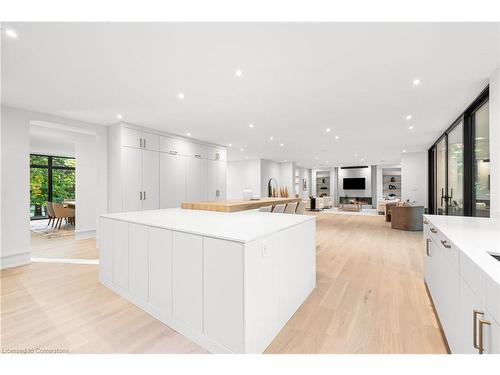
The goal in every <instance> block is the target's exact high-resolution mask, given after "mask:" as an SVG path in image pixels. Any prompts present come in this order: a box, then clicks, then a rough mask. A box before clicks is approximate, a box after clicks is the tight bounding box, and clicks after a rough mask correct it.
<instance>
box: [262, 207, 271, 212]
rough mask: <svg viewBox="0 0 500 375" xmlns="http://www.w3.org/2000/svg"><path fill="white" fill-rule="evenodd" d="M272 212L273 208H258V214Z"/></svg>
mask: <svg viewBox="0 0 500 375" xmlns="http://www.w3.org/2000/svg"><path fill="white" fill-rule="evenodd" d="M272 210H273V206H264V207H261V208H259V211H260V212H271V211H272Z"/></svg>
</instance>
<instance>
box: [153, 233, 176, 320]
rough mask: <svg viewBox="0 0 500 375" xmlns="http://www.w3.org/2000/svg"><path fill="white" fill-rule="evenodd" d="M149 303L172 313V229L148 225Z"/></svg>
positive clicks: (167, 312)
mask: <svg viewBox="0 0 500 375" xmlns="http://www.w3.org/2000/svg"><path fill="white" fill-rule="evenodd" d="M148 244H149V303H150V304H151V305H152V306H153V307H155V308H156V309H158V310H160V311H162V312H163V313H164V314H166V315H172V231H170V230H166V229H160V228H154V227H149V237H148Z"/></svg>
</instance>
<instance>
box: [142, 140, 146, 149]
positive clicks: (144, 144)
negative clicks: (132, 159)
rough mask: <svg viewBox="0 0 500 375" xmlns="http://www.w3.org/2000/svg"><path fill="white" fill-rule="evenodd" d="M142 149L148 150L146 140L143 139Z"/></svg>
mask: <svg viewBox="0 0 500 375" xmlns="http://www.w3.org/2000/svg"><path fill="white" fill-rule="evenodd" d="M142 148H146V138H143V139H142Z"/></svg>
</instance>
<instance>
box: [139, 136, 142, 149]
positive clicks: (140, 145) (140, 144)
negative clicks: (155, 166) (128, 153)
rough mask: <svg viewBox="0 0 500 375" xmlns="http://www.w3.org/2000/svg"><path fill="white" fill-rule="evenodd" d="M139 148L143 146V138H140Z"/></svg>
mask: <svg viewBox="0 0 500 375" xmlns="http://www.w3.org/2000/svg"><path fill="white" fill-rule="evenodd" d="M139 148H142V138H139Z"/></svg>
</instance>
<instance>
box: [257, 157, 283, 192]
mask: <svg viewBox="0 0 500 375" xmlns="http://www.w3.org/2000/svg"><path fill="white" fill-rule="evenodd" d="M260 166H261V171H260V184H261V188H260V196H261V197H267V196H269V191H268V188H267V184H268V182H269V179H271V178H274V179H276V184H277V185H278V186H279V183H280V163H277V162H275V161H271V160H265V159H262V160H261V161H260Z"/></svg>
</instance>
